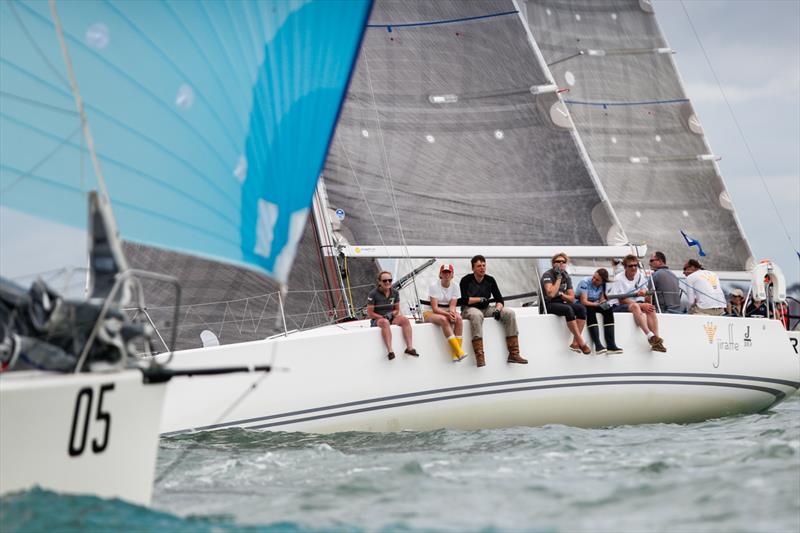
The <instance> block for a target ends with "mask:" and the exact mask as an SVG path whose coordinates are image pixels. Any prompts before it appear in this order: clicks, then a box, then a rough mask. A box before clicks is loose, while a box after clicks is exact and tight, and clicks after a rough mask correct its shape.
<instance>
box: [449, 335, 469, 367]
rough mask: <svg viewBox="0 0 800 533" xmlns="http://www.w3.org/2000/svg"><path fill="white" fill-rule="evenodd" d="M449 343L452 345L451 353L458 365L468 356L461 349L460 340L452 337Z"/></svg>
mask: <svg viewBox="0 0 800 533" xmlns="http://www.w3.org/2000/svg"><path fill="white" fill-rule="evenodd" d="M447 343H448V344H449V345H450V352H451V354H452V356H453V362H454V363H458V362H459V361H461V360H462V359H464V358H465V357H466V356H467V354H466V353H465V352H464V350H462V349H461V345H459V344H458V340H456V338H455V337H450V338H449V339H447Z"/></svg>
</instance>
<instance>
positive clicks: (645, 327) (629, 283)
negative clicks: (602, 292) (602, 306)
mask: <svg viewBox="0 0 800 533" xmlns="http://www.w3.org/2000/svg"><path fill="white" fill-rule="evenodd" d="M622 265H623V266H624V268H625V270H624V271H623V272H622V273H620V274H618V275H617V277H616V278H615V279H614V285H613V287H612V288H611V289H609V291H608V292H609V293H612V294H624V295H625V296H623V297H620V298H619V300H617V301H614V300H612V301H610V302H609V303H611V304H612V307H611V309H612V310H613V311H614V312H615V313H631V314H633V320H634V322H636V325H637V326H639V329H641V330H642V332H643V333H644V334H645V335H646V336H647V342H648V343H650V349H651V350H653V351H654V352H666V351H667V349H666V348H665V347H664V339H662V338H661V337H659V336H658V315H656V307H655V306H654V305H653V304H651V303H649V302H647V301H645V295H646V294H647V278H645V276H644V274H642V273H641V271H640V270H639V258H638V257H636V256H635V255H633V254H630V255H626V256H625V258H624V259H623V260H622Z"/></svg>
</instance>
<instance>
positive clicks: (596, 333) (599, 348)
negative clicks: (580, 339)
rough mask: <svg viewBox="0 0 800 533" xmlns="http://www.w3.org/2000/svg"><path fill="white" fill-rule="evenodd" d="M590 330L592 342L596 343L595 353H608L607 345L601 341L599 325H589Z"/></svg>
mask: <svg viewBox="0 0 800 533" xmlns="http://www.w3.org/2000/svg"><path fill="white" fill-rule="evenodd" d="M588 330H589V336H590V337H591V338H592V344H594V353H597V354H600V353H606V347H605V346H603V343H602V342H600V328H599V327H597V324H592V325H591V326H589V327H588Z"/></svg>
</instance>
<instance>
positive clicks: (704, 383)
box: [162, 372, 800, 436]
mask: <svg viewBox="0 0 800 533" xmlns="http://www.w3.org/2000/svg"><path fill="white" fill-rule="evenodd" d="M629 376H638V377H649V376H658V377H673V376H674V377H690V378H700V377H703V378H709V377H710V378H717V379H719V378H722V379H738V380H748V381H760V382H763V383H775V384H779V385H785V386H788V387H791V388H794V389H798V388H800V383H797V382H794V381H788V380H782V379H775V378H762V377H755V376H742V375H734V374H702V373H680V372H620V373H613V374H612V373H608V374H582V375H573V376H549V377H541V378H528V379H517V380H510V381H498V382H493V383H478V384H474V385H462V386H458V387H447V388H442V389H432V390H427V391H419V392H410V393H405V394H397V395H393V396H384V397H380V398H372V399H367V400H357V401H353V402H347V403H341V404H336V405H328V406H324V407H313V408H309V409H302V410H298V411H290V412H287V413H282V414H275V415H267V416H263V417H257V418H249V419H243V420H237V421H234V422H223V423H220V424H212V425H208V426H202V427H198V428H191V429H186V430H178V431H171V432H168V433H163V434H162V436H171V435H177V434H180V433H185V432H187V431H203V430H209V429H222V428H226V427H232V426H243V425H244V424H251V423H253V422H260V421H266V420H275V419H278V418H286V417H291V416H297V415H304V414H310V413H319V412H321V411H332V410H335V409H342V408H346V407H354V406H357V405H365V404H375V403H379V402H385V401H392V400H398V399H403V398H413V397H419V396H427V395H431V394H442V393H447V392H456V391H468V390H470V389H473V392H462V393H459V394H450V395H447V396H436V397H435V398H419V399H416V400H409V401H404V402H396V403H391V404H382V405H371V406H367V407H361V408H358V409H349V410H347V411H337V412H335V413H323V414H318V415H314V416H307V417H301V418H294V419H291V420H283V421H280V422H271V423H267V424H258V425H252V426H246V427H247V428H248V429H264V428H273V427H278V426H286V425H290V424H297V423H302V422H308V421H312V420H320V419H324V418H334V417H338V416H347V415H351V414H358V413H364V412H369V411H377V410H381V409H392V408H395V407H405V406H409V405H416V404H424V403H431V402H438V401H446V400H453V399H459V398H470V397H475V396H485V395H491V394H505V393H512V392H524V391H531V390H545V389H557V388H566V387H588V386H598V385H646V384H659V385H702V386H710V387H728V388H736V389H749V390H755V391H759V392H765V393H767V394H771V395H773V396H774V398H775V400H774V401H773V402H772V403H771V404H770V405H769V406H768V407H767V408H769V407H772V406H773V405H775V404H777V403H779V402H781V401H782V400H783V399H784V398H785V397H786V394H785V393H784V392H783V391H780V390H778V389H774V388H771V387H764V386H760V385H750V384H741V383H726V382H720V381H679V380H650V379H648V380H614V381H588V382H578V383H555V384H546V385H533V386H527V387H513V388H506V389H499V390H490V391H485V390H482V391H474V389H479V388H487V387H497V386H504V385H518V384H522V383H535V382H542V381H558V380H566V379H585V378H604V377H629Z"/></svg>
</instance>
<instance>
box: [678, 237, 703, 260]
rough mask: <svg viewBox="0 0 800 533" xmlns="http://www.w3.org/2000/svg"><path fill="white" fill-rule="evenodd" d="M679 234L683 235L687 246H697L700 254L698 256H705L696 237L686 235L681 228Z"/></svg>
mask: <svg viewBox="0 0 800 533" xmlns="http://www.w3.org/2000/svg"><path fill="white" fill-rule="evenodd" d="M681 235H683V240H685V241H686V245H687V246H688V247H689V248H691V247H692V246H697V253H698V254H699V255H700V257H705V255H706V253H705V252H704V251H703V247H702V246H701V245H700V241H698V240H697V239H692V238H690V237H689V236H688V235H686V232H685V231H683V230H681Z"/></svg>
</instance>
